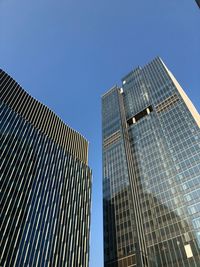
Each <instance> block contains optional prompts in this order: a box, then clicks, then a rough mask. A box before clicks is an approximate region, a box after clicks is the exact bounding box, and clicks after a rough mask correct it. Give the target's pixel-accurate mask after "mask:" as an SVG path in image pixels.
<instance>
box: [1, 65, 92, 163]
mask: <svg viewBox="0 0 200 267" xmlns="http://www.w3.org/2000/svg"><path fill="white" fill-rule="evenodd" d="M5 84H6V89H5V90H4V88H5ZM8 84H9V85H8ZM11 94H13V96H12V97H10V95H11ZM0 95H1V100H2V101H3V102H4V103H5V104H6V105H8V106H9V107H10V108H11V109H12V110H14V111H15V112H16V113H18V114H19V115H20V116H22V117H23V118H24V119H25V120H27V121H28V122H29V123H31V124H32V125H33V126H34V127H35V128H37V129H38V130H40V131H41V132H42V133H43V134H45V135H46V136H48V137H49V138H50V139H51V140H53V141H54V142H55V143H57V144H58V145H59V146H60V147H62V148H63V149H64V150H66V151H67V152H68V153H70V154H72V155H73V156H74V157H76V158H77V159H79V160H80V161H82V162H83V163H85V164H87V163H88V141H87V140H86V139H85V138H84V137H83V136H82V135H81V134H80V133H78V132H77V131H75V130H73V129H72V128H70V127H69V126H67V125H66V124H65V123H64V122H63V121H62V120H61V119H60V118H59V117H58V116H57V115H56V114H55V113H54V112H53V111H51V110H50V109H49V108H48V107H46V106H45V105H44V104H42V103H40V102H39V101H37V100H36V99H34V98H33V97H32V96H30V95H29V94H28V93H27V92H26V91H25V90H24V89H23V88H22V87H21V86H20V85H19V84H18V83H17V82H16V81H15V80H14V79H13V78H12V77H10V76H9V75H8V74H7V73H6V72H4V71H3V70H1V69H0ZM13 99H14V100H15V101H13Z"/></svg>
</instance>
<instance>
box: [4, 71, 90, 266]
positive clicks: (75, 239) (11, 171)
mask: <svg viewBox="0 0 200 267" xmlns="http://www.w3.org/2000/svg"><path fill="white" fill-rule="evenodd" d="M9 79H10V80H9ZM5 81H6V82H5ZM11 83H12V90H10V89H8V88H7V86H9V85H11ZM16 87H17V88H18V89H17V92H18V93H23V94H25V91H23V90H22V89H20V88H19V85H18V84H17V83H14V82H13V80H12V79H11V78H9V76H8V75H6V74H5V73H4V72H1V81H0V88H1V96H4V97H3V98H1V105H0V114H1V129H0V136H1V161H0V162H1V167H0V168H1V259H0V265H1V266H4V267H7V266H12V267H13V266H19V267H21V266H59V267H60V266H70V267H71V266H74V267H76V266H88V262H89V230H90V203H91V171H90V169H89V168H88V166H87V165H86V164H85V162H84V161H85V160H86V158H84V157H83V158H82V156H81V155H87V151H84V152H83V153H82V154H81V153H79V154H78V153H75V152H74V153H71V149H72V148H77V147H78V146H80V147H79V149H82V150H84V149H85V150H87V146H85V142H86V141H81V142H80V143H79V144H74V145H72V144H71V145H70V144H67V142H77V143H78V142H79V140H80V139H81V138H82V137H81V136H80V138H78V137H77V135H78V133H75V132H74V131H72V130H69V129H65V130H64V128H67V126H64V124H63V123H62V125H63V126H62V127H61V128H57V134H56V135H59V138H60V139H65V140H64V141H63V144H64V143H65V144H67V145H65V146H64V145H62V144H60V145H59V144H58V142H54V136H53V135H51V133H49V130H46V131H45V130H44V128H42V130H41V129H40V128H38V127H36V125H35V124H34V120H35V119H37V118H33V119H32V120H30V121H29V120H27V116H25V113H26V112H28V110H29V107H25V106H26V105H27V104H28V103H24V107H23V108H24V109H25V110H24V111H23V112H22V113H21V112H20V109H18V108H17V105H22V103H21V102H20V101H19V100H18V101H19V102H18V103H17V104H16V106H14V105H11V104H10V103H11V101H17V99H16V98H13V96H14V95H15V89H16ZM11 93H12V94H11ZM8 99H9V101H7V100H8ZM29 99H30V96H29ZM30 101H31V100H30ZM34 101H36V100H34ZM40 105H41V104H40V103H38V104H37V105H35V106H34V107H35V108H36V106H37V107H39V106H40ZM45 109H47V108H46V107H45ZM16 110H17V111H16ZM31 112H32V115H33V114H40V113H37V112H35V110H34V108H33V107H32V111H31ZM48 112H49V111H46V115H45V116H46V117H45V118H46V121H45V123H46V124H47V125H46V126H45V127H47V128H48V125H51V124H53V121H51V118H52V117H50V118H49V117H48ZM33 117H34V115H33ZM40 118H41V117H40ZM43 118H44V117H43ZM47 120H48V121H47ZM55 120H56V119H55ZM54 122H55V121H54ZM37 126H38V124H37ZM60 126H61V124H60ZM55 127H59V123H58V124H56V125H55ZM63 127H64V128H63ZM55 131H56V129H55ZM66 132H68V133H69V134H70V136H68V135H65V133H66ZM73 134H74V135H75V136H72V135H73ZM81 144H82V145H83V147H81ZM67 148H70V149H69V152H68V151H67ZM75 155H77V157H75ZM78 155H79V156H80V157H79V158H78Z"/></svg>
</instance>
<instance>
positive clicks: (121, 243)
mask: <svg viewBox="0 0 200 267" xmlns="http://www.w3.org/2000/svg"><path fill="white" fill-rule="evenodd" d="M199 127H200V116H199V114H198V112H197V110H196V109H195V107H194V106H193V104H192V103H191V101H190V100H189V98H188V97H187V95H186V94H185V92H184V91H183V89H182V88H181V87H180V85H179V84H178V82H177V81H176V79H175V78H174V76H173V75H172V74H171V72H170V71H169V70H168V69H167V67H166V66H165V64H164V63H163V62H162V60H161V59H160V58H156V59H154V60H153V61H152V62H150V63H149V64H147V65H146V66H144V67H143V68H141V67H138V68H136V69H135V70H133V71H131V72H130V73H129V74H128V75H126V76H125V77H124V78H123V79H122V88H119V87H117V86H114V87H113V88H111V89H110V90H109V91H108V92H106V93H105V94H104V95H103V96H102V128H103V129H102V139H103V221H104V266H105V267H128V266H129V267H130V266H132V267H133V266H137V267H140V266H148V267H178V266H179V267H181V266H188V267H192V266H195V267H198V266H200V128H199Z"/></svg>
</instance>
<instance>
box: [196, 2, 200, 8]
mask: <svg viewBox="0 0 200 267" xmlns="http://www.w3.org/2000/svg"><path fill="white" fill-rule="evenodd" d="M196 3H197V5H198V7H199V8H200V0H196Z"/></svg>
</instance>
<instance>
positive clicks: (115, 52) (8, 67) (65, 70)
mask: <svg viewBox="0 0 200 267" xmlns="http://www.w3.org/2000/svg"><path fill="white" fill-rule="evenodd" d="M199 28H200V9H199V8H198V7H197V5H196V3H195V0H172V1H166V0H165V1H164V0H34V1H33V0H17V1H16V0H0V67H1V68H3V69H4V70H5V71H7V72H8V73H9V74H10V75H11V76H13V77H14V78H15V79H16V80H17V81H18V83H20V84H21V85H22V86H23V87H24V88H25V89H26V90H27V91H28V92H29V93H30V94H31V95H32V96H34V97H35V98H37V99H38V100H40V101H41V102H43V103H44V104H46V105H47V106H48V107H50V108H51V109H52V110H53V111H54V112H55V113H56V114H58V115H59V116H60V117H61V118H62V119H63V121H65V122H66V123H67V124H68V125H70V126H71V127H73V128H74V129H76V130H78V131H79V132H80V133H82V134H83V135H84V136H85V137H86V138H87V139H88V140H89V142H90V154H89V157H90V160H89V162H90V166H91V168H92V169H93V196H92V202H93V203H92V227H91V244H90V246H91V251H90V267H102V266H103V242H102V181H101V179H102V177H101V176H102V171H101V99H100V96H101V95H102V94H103V93H104V92H105V91H106V90H108V89H109V88H110V87H111V86H112V85H114V84H116V83H119V84H120V79H121V78H122V77H123V76H124V75H125V74H127V73H128V72H129V71H130V70H132V69H133V68H135V67H137V66H138V65H141V66H143V65H144V64H146V63H148V62H149V61H150V60H152V59H153V58H154V57H155V56H161V58H162V59H163V60H164V62H165V63H166V65H167V66H168V67H169V69H170V70H171V71H172V72H173V73H174V75H175V77H176V78H177V79H178V81H179V82H180V84H181V85H182V87H183V88H184V89H185V91H186V92H187V94H188V95H189V97H190V98H191V100H192V101H193V102H194V104H195V105H196V107H197V108H198V110H200V30H199Z"/></svg>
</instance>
